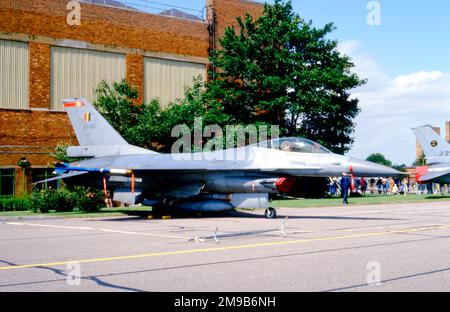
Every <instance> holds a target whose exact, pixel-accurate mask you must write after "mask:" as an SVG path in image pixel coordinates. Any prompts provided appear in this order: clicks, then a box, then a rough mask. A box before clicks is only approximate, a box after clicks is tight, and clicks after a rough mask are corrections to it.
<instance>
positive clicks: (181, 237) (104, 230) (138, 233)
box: [97, 229, 190, 240]
mask: <svg viewBox="0 0 450 312" xmlns="http://www.w3.org/2000/svg"><path fill="white" fill-rule="evenodd" d="M97 230H99V231H103V232H109V233H118V234H129V235H144V236H156V237H166V238H178V239H186V240H188V239H190V237H185V236H177V235H166V234H156V233H145V232H128V231H119V230H109V229H97Z"/></svg>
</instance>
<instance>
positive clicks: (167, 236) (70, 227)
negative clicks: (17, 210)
mask: <svg viewBox="0 0 450 312" xmlns="http://www.w3.org/2000/svg"><path fill="white" fill-rule="evenodd" d="M6 224H8V225H19V226H36V227H48V228H56V229H69V230H87V231H101V232H108V233H117V234H126V235H143V236H155V237H165V238H176V239H185V240H189V239H190V237H185V236H177V235H166V234H157V233H145V232H128V231H119V230H110V229H98V228H91V227H83V226H63V225H53V224H39V223H20V222H7V223H6Z"/></svg>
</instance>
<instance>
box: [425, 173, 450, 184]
mask: <svg viewBox="0 0 450 312" xmlns="http://www.w3.org/2000/svg"><path fill="white" fill-rule="evenodd" d="M448 174H450V170H443V171H438V172H428V173H426V174H424V175H422V176H421V177H420V178H419V182H427V181H432V180H434V179H437V178H440V177H442V176H445V175H448Z"/></svg>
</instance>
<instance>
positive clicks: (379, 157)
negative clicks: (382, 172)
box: [366, 153, 392, 167]
mask: <svg viewBox="0 0 450 312" xmlns="http://www.w3.org/2000/svg"><path fill="white" fill-rule="evenodd" d="M366 160H367V161H371V162H373V163H376V164H380V165H384V166H388V167H392V161H390V160H388V159H386V157H385V156H384V155H383V154H381V153H375V154H371V155H370V156H369V157H367V158H366Z"/></svg>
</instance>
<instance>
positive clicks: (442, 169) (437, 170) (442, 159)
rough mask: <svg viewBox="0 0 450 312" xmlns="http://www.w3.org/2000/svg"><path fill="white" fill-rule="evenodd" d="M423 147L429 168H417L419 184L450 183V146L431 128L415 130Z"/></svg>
mask: <svg viewBox="0 0 450 312" xmlns="http://www.w3.org/2000/svg"><path fill="white" fill-rule="evenodd" d="M413 132H414V134H415V135H416V138H417V140H418V141H419V144H420V146H421V147H422V150H423V153H424V155H425V158H426V161H427V164H428V166H420V167H417V168H416V170H417V173H416V180H417V182H419V183H429V182H437V183H444V184H448V183H450V144H449V143H447V141H445V140H444V139H443V138H441V136H440V135H438V134H437V133H436V132H435V131H434V130H433V128H431V127H430V126H423V127H420V128H414V129H413Z"/></svg>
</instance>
